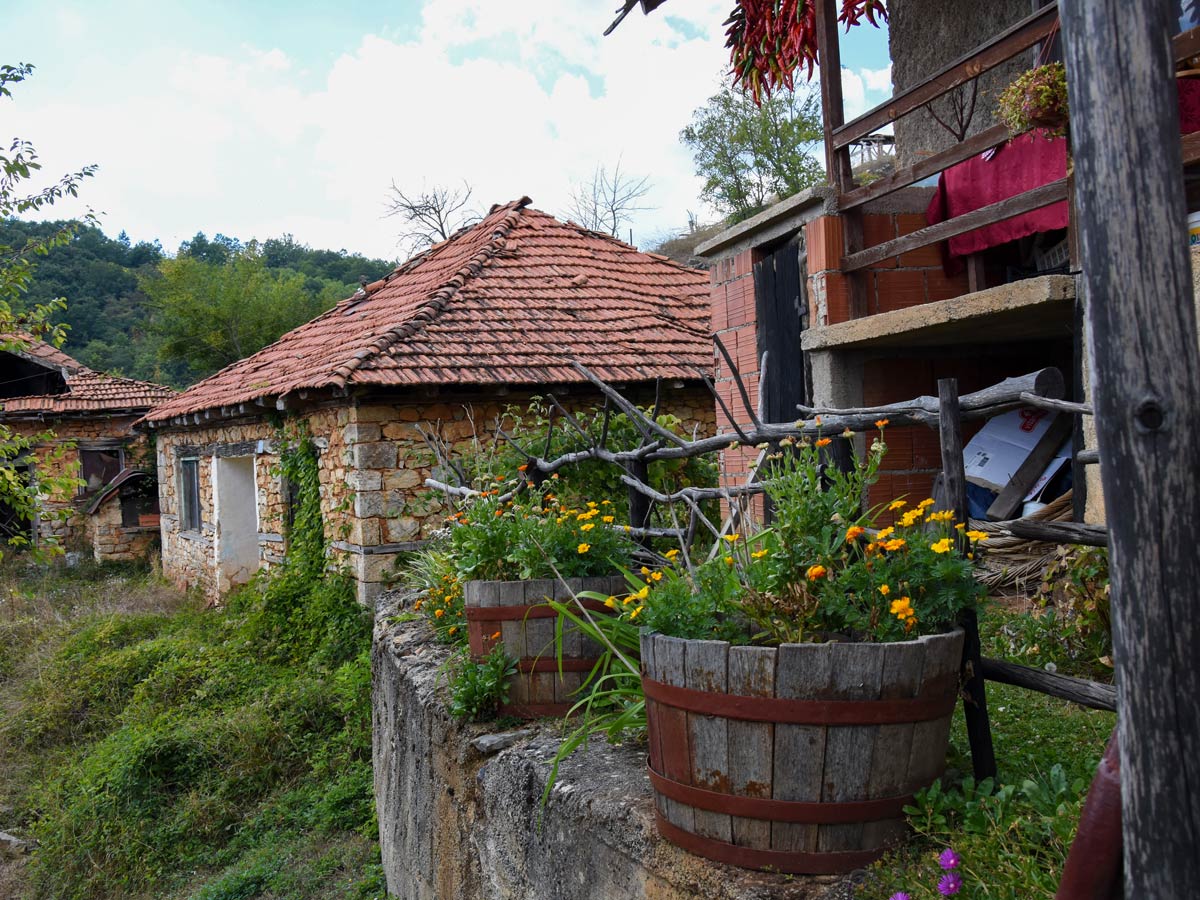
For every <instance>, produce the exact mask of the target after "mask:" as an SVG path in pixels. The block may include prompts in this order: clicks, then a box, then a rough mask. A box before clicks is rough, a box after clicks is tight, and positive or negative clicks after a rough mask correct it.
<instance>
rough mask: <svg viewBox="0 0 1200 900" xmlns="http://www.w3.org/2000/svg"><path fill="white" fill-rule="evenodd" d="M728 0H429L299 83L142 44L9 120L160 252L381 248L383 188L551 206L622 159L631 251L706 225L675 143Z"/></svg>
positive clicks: (269, 67)
mask: <svg viewBox="0 0 1200 900" xmlns="http://www.w3.org/2000/svg"><path fill="white" fill-rule="evenodd" d="M727 5H728V3H727V0H703V2H693V3H691V4H680V8H679V9H676V10H670V15H671V17H672V18H673V19H675V20H685V21H686V22H687V23H688V24H689V26H694V27H689V28H688V29H686V30H687V31H688V34H683V33H681V31H679V30H676V29H674V28H672V26H671V24H670V23H669V22H668V17H667V16H664V15H663V14H662V11H659V12H657V13H654V14H652V15H650V16H645V17H643V16H642V15H641V14H640V13H636V12H635V13H634V14H632V15H631V16H630V17H629V18H628V19H626V21H625V22H624V24H622V26H621V27H620V28H619V29H617V31H616V32H614V34H613V35H611V36H610V37H608V38H602V37H601V32H602V31H603V30H604V28H605V27H606V26H607V24H608V21H609V18H608V17H609V11H610V5H604V4H602V5H597V4H595V3H594V2H590V0H529V2H527V3H523V4H521V6H520V11H519V13H518V12H514V7H513V6H512V5H511V4H504V3H486V4H480V3H478V2H476V0H439V2H435V3H428V4H426V6H425V7H424V9H423V13H422V19H421V21H420V27H419V31H418V32H417V36H416V37H415V38H414V39H412V40H408V41H399V40H391V39H388V38H385V37H382V36H379V35H366V36H364V37H363V38H362V39H361V41H360V42H359V43H358V44H357V46H355V47H354V48H353V49H352V50H350V51H348V52H346V53H344V54H343V55H341V56H340V57H338V58H337V59H336V60H334V61H333V62H332V63H330V64H328V65H327V68H326V70H325V71H324V72H319V71H318V72H316V73H315V74H316V75H317V76H318V77H317V78H316V80H315V81H307V82H306V81H303V80H301V79H298V78H297V77H296V73H297V71H298V69H301V70H309V71H311V70H312V68H313V63H312V62H311V61H309V60H300V59H292V58H289V56H288V55H287V54H285V53H284V52H283V51H282V50H280V49H277V48H258V47H250V46H247V47H244V48H243V50H242V52H241V53H240V55H238V56H236V57H232V56H228V55H219V54H206V53H200V52H195V51H193V52H181V51H180V50H179V48H178V47H169V46H162V47H156V46H154V45H153V44H152V43H151V44H149V45H148V47H147V49H145V50H144V51H142V52H140V53H139V54H137V55H135V56H134V57H132V58H128V59H124V60H121V61H120V62H119V66H118V65H117V64H116V63H114V68H113V69H112V70H110V71H97V72H96V73H95V76H94V77H95V79H96V80H97V82H110V83H112V84H116V83H120V84H121V85H122V90H107V91H100V90H97V91H93V92H92V93H91V94H90V95H89V99H88V100H87V101H86V102H84V101H82V100H75V101H71V100H62V99H60V100H57V101H53V100H51V101H43V99H42V98H40V97H37V96H35V95H34V92H33V91H30V92H29V96H28V98H26V97H24V96H19V97H18V102H17V103H16V104H15V105H14V106H11V107H10V108H9V109H10V111H11V112H13V113H15V114H14V115H11V116H9V117H8V119H7V121H8V122H9V123H10V127H11V128H12V132H11V133H13V134H20V135H21V136H23V137H28V138H30V139H31V140H33V141H35V143H36V144H37V146H38V147H39V149H41V150H43V152H44V157H45V158H44V162H45V163H46V171H47V172H60V171H65V170H66V169H67V168H71V167H78V166H79V165H80V164H83V163H85V162H93V161H94V162H98V163H100V165H101V171H100V173H99V175H98V177H97V178H96V179H95V180H94V181H92V182H90V183H89V184H88V185H87V186H86V188H85V191H84V196H83V200H85V201H86V202H87V203H88V204H90V205H91V206H93V207H95V208H97V209H102V210H107V212H108V214H109V216H108V221H106V223H105V225H106V228H107V229H108V230H110V231H114V232H115V231H116V230H119V229H121V228H125V229H127V230H128V231H129V232H130V234H131V235H132V236H133V237H134V239H144V238H152V237H160V238H162V240H163V244H164V246H165V247H167V248H168V249H174V247H175V246H177V245H178V243H179V241H180V240H183V239H186V238H188V237H190V236H191V235H192V234H193V233H195V232H196V231H197V230H204V231H206V232H208V233H209V234H210V235H211V234H212V233H214V232H217V231H221V232H224V233H226V234H232V235H236V236H238V237H241V238H243V239H249V238H250V237H258V238H264V237H268V236H273V235H278V234H282V233H284V232H290V233H293V234H295V235H296V237H297V238H298V239H300V240H302V241H305V242H308V243H310V244H312V245H313V246H318V247H332V248H346V249H349V250H354V251H359V252H364V253H368V254H371V255H380V256H392V255H394V254H395V253H396V252H397V251H396V246H395V233H396V231H397V223H396V222H395V220H391V219H386V218H383V211H384V204H385V193H386V190H387V188H388V186H389V185H390V184H391V182H392V180H393V179H395V180H396V182H397V183H398V184H401V185H402V186H407V187H420V186H421V185H423V184H424V185H434V184H445V185H457V184H460V183H462V182H463V181H464V180H465V181H467V182H469V183H470V184H471V185H473V186H474V188H475V194H474V199H475V200H477V201H478V202H479V204H480V206H481V207H483V208H486V207H487V206H488V205H490V204H491V203H497V202H505V201H508V200H511V199H514V198H516V197H519V196H520V195H521V194H529V195H530V196H531V197H532V198H533V200H534V204H535V205H536V206H538V207H539V208H541V209H545V210H547V211H549V212H552V213H560V212H562V211H563V209H564V207H565V206H566V205H567V202H568V197H569V193H570V186H571V184H572V182H573V181H576V180H580V179H584V178H587V177H589V176H590V175H591V174H592V172H593V171H594V169H595V167H596V165H597V163H606V164H608V165H609V166H610V168H611V166H612V164H613V163H615V162H616V161H617V159H618V158H619V159H620V160H621V166H622V170H623V171H625V172H628V173H630V174H634V175H638V176H640V175H648V176H650V179H651V181H652V183H653V189H652V191H651V193H650V195H649V196H648V197H647V198H646V202H647V203H648V204H649V205H652V206H654V207H656V209H655V210H653V211H649V212H646V213H644V214H642V215H640V216H639V217H638V220H637V221H636V223H635V226H634V239H635V240H636V241H639V242H645V241H647V240H649V239H651V238H652V237H654V236H656V235H659V234H661V233H662V232H664V231H666V230H667V229H669V228H672V227H681V226H683V225H684V224H685V223H686V219H687V211H688V210H693V211H699V212H701V214H702V215H703V214H704V211H702V210H700V208H699V204H698V201H697V199H696V198H697V196H698V194H699V189H700V183H699V180H698V179H697V178H695V177H694V176H693V175H692V163H691V158H690V156H689V155H688V153H687V151H686V150H685V148H683V147H682V145H681V144H680V143H679V141H678V133H679V131H680V129H681V128H682V127H683V126H684V125H686V124H687V122H688V120H689V119H690V117H691V113H692V110H693V109H695V108H696V107H698V106H699V105H701V104H702V103H703V102H704V100H705V99H706V98H707V97H708V96H709V95H710V94H712V93H713V92H714V91H715V90H716V88H717V83H718V79H719V76H720V73H721V71H722V70H723V68H724V66H725V65H726V61H727V56H726V51H725V49H724V47H723V41H724V38H723V34H722V33H721V28H720V23H721V22H722V21H723V19H724V14H725V12H726V7H727ZM697 34H698V35H700V36H699V37H697V36H695V35H697ZM689 35H692V36H689ZM887 71H888V70H886V69H883V70H869V69H867V70H861V71H860V72H857V73H855V72H849V71H846V72H844V73H843V79H844V85H845V91H846V97H847V108H848V109H847V112H848V115H856V114H858V113H859V112H862V111H863V110H865V109H866V108H867V107H868V106H870V105H874V104H875V103H877V102H879V101H880V100H881V99H883V97H885V96H886V95H887V93H889V92H890V78H889V77H888V76H887V74H886V73H887ZM314 85H315V86H314ZM881 92H882V93H881ZM7 130H8V129H6V131H7ZM6 137H7V136H6V135H0V139H4V138H6ZM70 212H73V210H72V209H71V208H70V207H69V205H64V206H62V207H56V208H55V214H56V215H62V214H67V213H70Z"/></svg>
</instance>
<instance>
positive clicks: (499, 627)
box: [463, 575, 627, 719]
mask: <svg viewBox="0 0 1200 900" xmlns="http://www.w3.org/2000/svg"><path fill="white" fill-rule="evenodd" d="M580 591H595V592H596V593H599V594H604V595H605V596H608V595H611V594H624V593H626V591H627V586H626V584H625V579H624V578H623V577H622V576H620V575H613V576H604V577H598V578H568V579H566V580H565V582H564V581H561V580H557V579H552V578H543V579H535V580H532V581H468V582H467V583H466V585H465V586H464V587H463V605H464V607H465V608H466V616H467V635H468V637H469V638H470V644H471V656H472V657H473V658H474V659H476V660H481V659H483V658H484V657H485V656H487V655H488V653H490V652H491V649H492V647H493V646H494V645H495V644H497V643H503V644H504V648H505V650H507V651H508V655H509V656H511V657H513V658H514V659H516V660H517V668H518V673H517V675H516V677H514V678H513V680H512V684H511V685H510V687H509V691H508V697H509V699H508V703H507V704H505V705H503V706H502V707H501V708H500V712H501V713H502V714H504V715H511V716H519V717H521V718H526V719H536V718H539V717H541V716H562V715H566V713H567V712H568V711H569V710H570V708H571V706H572V705H574V703H575V700H577V699H578V698H572V697H571V694H572V693H574V692H575V691H576V690H578V689H579V686H580V685H581V684H582V683H583V679H584V678H585V677H586V676H587V673H588V672H590V671H591V670H592V667H593V666H594V665H595V664H596V660H597V658H598V657H599V653H600V648H599V646H598V645H597V644H596V643H595V642H594V641H592V640H590V639H589V638H586V637H584V635H583V633H582V632H581V631H580V630H579V628H578V626H576V625H575V624H574V623H572V622H570V621H566V622H564V623H563V653H562V656H563V659H562V673H561V675H560V673H559V665H558V659H557V656H556V654H555V647H554V629H555V619H556V618H557V615H558V614H557V613H555V611H554V610H553V609H552V608H551V607H549V606H547V605H546V600H548V599H553V600H558V601H559V602H562V603H570V602H571V596H572V594H578V593H579V592H580ZM583 603H584V605H585V606H587V608H588V609H589V610H592V611H595V612H597V613H607V612H608V611H609V610H608V608H607V607H606V606H604V604H603V603H601V602H599V601H596V600H585V601H583ZM497 634H498V636H494V635H497Z"/></svg>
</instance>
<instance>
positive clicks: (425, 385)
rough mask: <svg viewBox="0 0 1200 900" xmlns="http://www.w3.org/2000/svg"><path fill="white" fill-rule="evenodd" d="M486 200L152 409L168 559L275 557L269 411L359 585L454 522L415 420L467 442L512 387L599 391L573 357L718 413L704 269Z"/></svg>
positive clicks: (276, 507)
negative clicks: (292, 428) (315, 472)
mask: <svg viewBox="0 0 1200 900" xmlns="http://www.w3.org/2000/svg"><path fill="white" fill-rule="evenodd" d="M529 202H530V201H529V200H528V198H523V199H522V200H520V201H517V202H515V203H509V204H507V205H504V206H498V207H494V208H493V209H492V211H491V212H490V213H489V214H488V215H487V216H486V217H485V218H484V219H483V220H482V221H481V222H479V223H478V224H476V225H474V226H472V227H470V228H467V229H464V230H463V231H460V232H459V233H458V234H456V235H455V236H453V237H452V238H451V239H450V240H448V241H445V242H443V243H440V244H437V245H435V246H434V247H432V248H431V249H429V250H428V251H426V252H424V253H422V254H419V255H418V256H416V257H414V258H412V259H410V260H409V261H408V262H406V263H405V264H403V265H401V266H400V267H399V268H397V269H396V270H395V271H393V272H392V273H390V274H389V275H388V276H387V277H385V278H383V279H381V280H379V281H376V282H374V283H371V284H367V285H365V286H364V287H363V289H361V290H360V291H358V292H357V293H356V294H355V295H354V296H352V297H350V298H348V299H346V300H344V301H342V302H341V303H339V304H338V305H337V306H335V307H334V308H333V309H331V310H330V311H329V312H327V313H324V314H323V315H321V316H319V317H318V318H316V319H314V320H313V321H312V322H309V323H308V324H306V325H303V326H301V327H299V328H297V329H295V330H294V331H291V332H289V333H288V334H286V335H284V336H283V337H282V338H280V339H279V340H278V341H277V342H275V343H274V344H272V345H270V346H269V347H266V348H264V349H263V350H261V351H259V352H258V353H256V354H254V355H253V356H250V357H248V358H246V359H243V360H241V361H239V362H237V363H234V364H233V365H231V366H229V367H227V368H226V369H223V370H222V371H220V372H218V373H217V374H216V375H213V376H211V377H210V378H208V379H206V380H204V381H202V382H200V383H199V384H197V385H195V386H193V387H192V388H190V389H189V390H187V391H185V392H184V393H183V394H181V395H179V396H178V397H177V398H175V399H174V400H172V401H170V402H168V403H165V404H163V405H162V406H160V407H158V408H157V409H155V410H154V411H152V412H151V413H150V414H149V415H148V416H147V417H146V418H145V420H144V423H145V425H146V427H148V428H150V429H151V430H152V431H153V433H154V434H155V437H156V441H155V443H156V448H157V457H158V458H157V462H158V471H159V485H160V502H161V505H162V542H163V570H164V572H165V573H166V574H167V576H168V577H170V578H172V579H173V580H175V581H176V582H178V583H180V584H198V585H200V586H202V588H203V590H204V591H205V592H206V594H207V595H208V596H209V597H210V598H213V599H216V598H218V597H220V595H222V594H223V593H225V592H226V591H228V590H229V589H230V588H232V587H234V586H236V585H237V584H239V583H242V582H244V581H246V580H247V579H249V578H250V577H251V576H252V574H253V573H254V572H256V571H257V570H258V569H260V568H262V567H263V566H266V565H270V564H271V563H273V562H277V561H279V560H280V559H282V556H283V552H284V542H285V532H286V528H285V525H284V523H285V520H286V518H287V516H288V509H289V490H290V489H289V486H288V485H286V484H285V483H283V480H282V479H281V477H280V474H279V467H278V460H279V456H278V447H277V440H278V434H279V432H278V428H279V426H280V424H281V422H283V421H284V420H287V419H291V420H296V421H300V422H302V423H303V424H304V426H305V427H307V430H308V432H309V433H310V434H311V435H312V436H313V438H314V439H315V442H316V444H317V446H318V448H319V449H320V461H319V469H320V490H321V506H322V512H323V516H324V521H325V529H326V536H327V539H328V541H329V544H330V546H331V547H332V548H333V550H334V553H335V554H336V555H338V556H339V557H340V558H341V559H342V560H343V561H344V562H345V563H347V564H348V566H349V568H350V569H351V570H352V571H353V573H354V575H355V577H356V579H357V581H358V586H359V599H360V600H362V601H363V602H368V601H369V600H370V599H372V598H373V596H374V595H375V594H377V593H378V592H379V590H381V588H382V585H383V580H384V573H385V572H386V570H387V569H388V568H389V567H390V566H391V564H392V562H393V561H394V559H395V557H396V555H397V554H398V553H401V552H403V551H405V550H410V549H412V548H413V547H415V546H416V545H417V543H418V542H420V541H422V540H424V539H426V538H428V537H429V535H430V534H431V533H432V532H433V531H434V530H436V529H438V528H440V527H441V526H442V525H443V523H444V521H445V510H444V509H443V508H442V506H441V502H440V500H439V499H438V498H437V497H436V496H434V495H432V494H431V493H430V492H429V491H428V490H427V489H426V488H425V487H424V482H425V479H426V477H427V476H428V475H429V474H430V467H431V460H430V458H429V452H428V449H427V447H426V445H425V442H424V440H423V439H422V437H421V435H420V434H419V432H418V427H423V428H425V429H427V430H428V431H430V432H440V433H441V434H442V436H443V437H444V438H445V439H447V440H448V441H449V442H451V443H454V442H459V443H460V444H461V443H463V442H467V441H469V439H470V438H471V435H472V432H473V429H474V428H476V427H480V428H481V430H483V429H485V428H486V425H487V423H489V422H491V421H493V420H495V418H496V417H497V415H498V414H499V413H500V412H501V411H502V410H503V409H504V407H505V406H506V405H508V404H519V405H520V404H525V403H527V402H528V401H529V400H530V398H531V397H533V396H534V395H539V394H545V393H546V392H547V391H549V390H553V391H554V392H555V393H556V394H558V395H562V396H565V397H569V398H570V402H571V403H572V404H575V405H582V404H586V403H588V402H592V401H595V400H597V399H599V398H598V395H597V394H596V393H594V392H593V391H592V390H591V389H590V386H589V385H588V383H587V381H586V380H585V379H584V378H583V376H582V375H581V374H580V373H579V372H578V371H577V370H576V369H575V368H573V366H572V363H573V362H576V361H577V362H579V363H582V364H583V365H585V366H587V367H588V368H589V369H590V370H591V371H593V372H595V373H596V374H597V375H598V376H600V377H601V378H603V379H605V380H606V381H608V382H610V383H612V384H614V385H616V386H619V387H621V388H623V389H624V390H626V391H627V392H629V393H631V395H632V396H634V397H635V398H636V397H637V396H638V395H639V391H640V392H641V396H642V397H643V398H644V399H646V400H647V401H650V400H652V399H653V397H654V394H655V391H656V390H657V391H658V392H659V393H660V396H661V400H662V405H663V408H664V409H665V410H669V411H670V412H672V413H674V414H675V415H677V416H679V417H680V418H681V419H682V420H684V421H685V422H688V423H689V425H690V424H693V423H694V424H699V425H701V427H702V429H705V430H711V428H712V423H713V419H714V414H713V401H712V398H711V395H710V394H709V393H708V392H707V389H706V388H705V387H704V385H703V380H702V378H701V376H702V375H711V372H712V368H713V350H712V342H711V337H710V328H709V325H710V320H709V304H708V276H707V274H706V273H704V272H700V271H696V270H693V269H689V268H686V267H684V266H681V265H678V264H676V263H674V262H672V261H670V260H668V259H666V258H665V257H661V256H657V255H654V254H647V253H641V252H638V251H637V250H636V249H635V248H633V247H631V246H629V245H628V244H625V243H622V242H621V241H618V240H616V239H614V238H612V237H609V236H608V235H604V234H598V233H595V232H592V231H588V230H586V229H584V228H581V227H579V226H577V225H574V224H571V223H564V222H560V221H558V220H556V219H555V218H553V217H552V216H549V215H547V214H546V213H543V212H540V211H538V210H536V209H533V208H531V207H530V206H529Z"/></svg>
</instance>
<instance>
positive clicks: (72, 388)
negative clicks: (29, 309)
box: [0, 335, 178, 418]
mask: <svg viewBox="0 0 1200 900" xmlns="http://www.w3.org/2000/svg"><path fill="white" fill-rule="evenodd" d="M5 337H7V336H5V335H0V341H3V340H4V339H5ZM20 340H22V341H23V342H24V344H25V346H24V347H23V348H22V349H20V350H15V351H9V352H12V353H14V354H15V355H17V356H20V357H23V358H24V359H29V360H32V361H34V362H37V363H40V364H42V365H49V366H52V367H54V368H58V369H62V370H64V371H65V373H66V374H65V375H64V380H65V381H66V385H67V390H66V391H65V392H64V393H61V394H36V395H30V396H26V397H6V398H4V399H3V400H0V418H3V417H4V416H5V415H12V414H14V413H20V414H24V415H29V414H40V415H59V414H63V413H82V412H108V411H114V410H134V411H139V412H140V411H142V410H147V409H150V407H152V406H154V405H155V404H156V403H162V402H163V401H164V400H169V399H171V398H172V397H174V396H176V394H177V393H178V392H177V391H175V390H174V389H173V388H169V387H164V386H163V385H161V384H154V383H153V382H150V381H135V380H134V379H132V378H121V377H120V376H118V375H105V374H104V373H102V372H95V371H93V370H91V369H89V368H88V367H87V366H85V365H83V363H81V362H79V361H78V360H75V359H72V358H71V357H70V356H68V355H67V354H66V353H64V352H63V351H62V350H59V349H58V348H56V347H53V346H51V345H50V344H47V343H45V342H43V341H39V340H35V339H34V338H30V337H26V336H21V338H20Z"/></svg>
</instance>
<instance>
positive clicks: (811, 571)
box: [804, 566, 829, 581]
mask: <svg viewBox="0 0 1200 900" xmlns="http://www.w3.org/2000/svg"><path fill="white" fill-rule="evenodd" d="M828 574H829V570H828V569H826V568H825V567H824V566H809V567H808V571H807V572H805V573H804V577H805V578H807V579H808V580H809V581H816V580H817V579H818V578H824V577H825V576H826V575H828Z"/></svg>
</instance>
